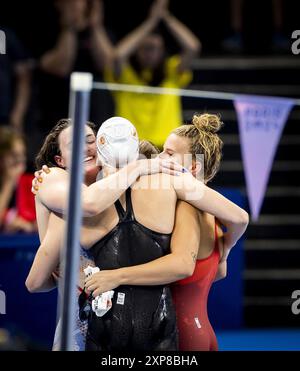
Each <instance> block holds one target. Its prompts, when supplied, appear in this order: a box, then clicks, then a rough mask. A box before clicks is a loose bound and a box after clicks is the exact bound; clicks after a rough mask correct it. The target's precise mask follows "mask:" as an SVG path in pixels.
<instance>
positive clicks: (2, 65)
mask: <svg viewBox="0 0 300 371" xmlns="http://www.w3.org/2000/svg"><path fill="white" fill-rule="evenodd" d="M0 28H1V27H0ZM1 30H2V31H3V33H4V34H5V41H6V42H5V44H6V48H5V49H6V50H5V53H4V54H0V122H1V123H5V124H11V125H12V127H13V128H14V129H15V130H18V131H20V132H22V131H23V129H24V121H25V116H26V113H27V109H28V104H29V99H30V94H31V90H30V84H31V81H30V80H31V72H30V61H29V58H28V56H27V54H26V52H25V50H24V48H23V46H22V45H21V43H20V42H19V40H18V39H17V37H16V35H15V34H14V33H13V32H12V31H11V30H9V29H6V28H2V29H1Z"/></svg>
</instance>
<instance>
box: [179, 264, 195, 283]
mask: <svg viewBox="0 0 300 371" xmlns="http://www.w3.org/2000/svg"><path fill="white" fill-rule="evenodd" d="M194 270H195V264H191V263H190V262H186V261H183V262H181V265H180V271H179V275H180V279H183V278H188V277H191V276H192V275H193V274H194Z"/></svg>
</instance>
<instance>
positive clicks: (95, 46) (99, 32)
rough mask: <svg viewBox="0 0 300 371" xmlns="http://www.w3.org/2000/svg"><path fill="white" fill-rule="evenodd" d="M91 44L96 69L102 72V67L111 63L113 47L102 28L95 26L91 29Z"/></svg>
mask: <svg viewBox="0 0 300 371" xmlns="http://www.w3.org/2000/svg"><path fill="white" fill-rule="evenodd" d="M91 42H92V48H91V52H92V55H93V58H94V61H95V64H96V66H97V67H98V69H99V70H102V67H103V65H104V66H107V65H108V66H109V65H111V64H112V62H113V56H114V47H113V45H112V43H111V42H110V40H109V38H108V35H107V33H106V30H105V28H104V27H103V26H97V27H94V28H93V29H92V35H91Z"/></svg>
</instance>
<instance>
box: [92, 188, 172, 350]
mask: <svg viewBox="0 0 300 371" xmlns="http://www.w3.org/2000/svg"><path fill="white" fill-rule="evenodd" d="M115 207H116V210H117V212H118V216H119V223H118V224H117V226H116V227H115V228H113V230H112V231H111V232H109V233H108V235H106V236H105V237H104V238H103V239H101V240H100V241H99V242H97V243H96V244H95V245H94V246H93V247H92V248H91V249H90V252H91V253H92V255H93V257H94V260H95V264H96V265H97V266H98V267H99V268H100V269H101V270H107V269H116V268H121V267H128V266H132V265H138V264H143V263H148V262H149V261H152V260H154V259H157V258H160V257H161V256H164V255H166V254H169V253H170V237H171V234H163V233H158V232H155V231H152V230H150V229H148V228H146V227H144V226H143V225H142V224H140V223H139V222H137V220H136V219H135V216H134V212H133V208H132V203H131V189H130V188H129V189H128V190H127V191H126V209H127V210H126V211H124V209H123V208H122V206H121V203H120V201H117V202H116V203H115ZM112 303H113V304H112V308H111V310H110V311H109V312H108V313H106V314H105V315H104V316H103V317H97V316H96V314H95V313H94V312H93V313H91V316H90V319H89V327H88V334H87V343H86V349H87V350H107V351H114V350H177V346H178V345H177V328H176V316H175V310H174V306H173V302H172V297H171V292H170V289H169V287H168V285H161V286H119V287H118V288H117V289H116V290H115V294H114V297H113V299H112Z"/></svg>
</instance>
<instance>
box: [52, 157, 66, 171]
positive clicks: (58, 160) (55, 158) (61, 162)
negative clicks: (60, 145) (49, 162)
mask: <svg viewBox="0 0 300 371" xmlns="http://www.w3.org/2000/svg"><path fill="white" fill-rule="evenodd" d="M54 160H55V162H56V163H57V165H58V166H59V167H62V168H63V169H64V168H65V167H66V165H65V162H64V160H63V159H62V157H61V156H58V155H56V156H54Z"/></svg>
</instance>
